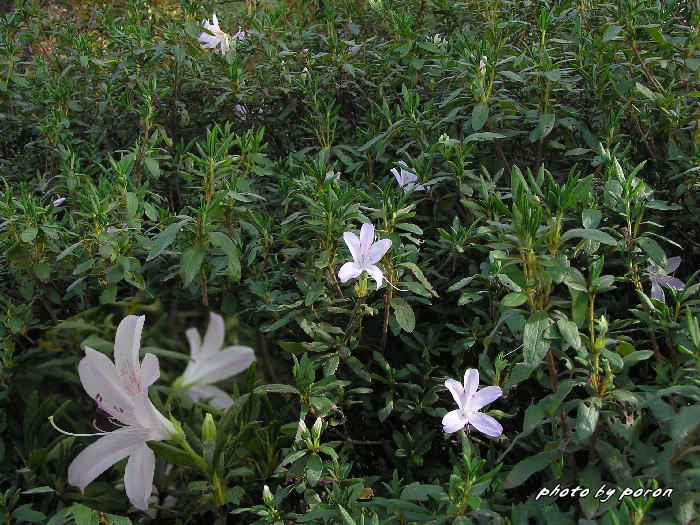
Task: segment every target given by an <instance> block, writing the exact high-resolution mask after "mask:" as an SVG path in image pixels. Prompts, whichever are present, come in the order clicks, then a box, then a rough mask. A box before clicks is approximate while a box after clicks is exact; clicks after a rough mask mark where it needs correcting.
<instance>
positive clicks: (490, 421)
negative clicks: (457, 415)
mask: <svg viewBox="0 0 700 525" xmlns="http://www.w3.org/2000/svg"><path fill="white" fill-rule="evenodd" d="M469 424H470V425H472V426H473V427H474V428H475V429H477V430H478V431H479V432H481V433H482V434H486V435H487V436H491V437H498V436H500V435H501V434H503V427H502V426H501V424H500V423H499V422H498V421H496V420H495V419H494V418H492V417H491V416H487V415H486V414H482V413H481V412H475V413H473V414H472V415H471V416H470V417H469Z"/></svg>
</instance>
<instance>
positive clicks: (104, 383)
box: [78, 347, 133, 424]
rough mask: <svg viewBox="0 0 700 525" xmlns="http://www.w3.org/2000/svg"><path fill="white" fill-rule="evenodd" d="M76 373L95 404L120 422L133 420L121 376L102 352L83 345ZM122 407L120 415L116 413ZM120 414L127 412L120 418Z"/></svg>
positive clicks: (130, 402)
mask: <svg viewBox="0 0 700 525" xmlns="http://www.w3.org/2000/svg"><path fill="white" fill-rule="evenodd" d="M78 375H79V376H80V382H81V383H82V384H83V388H84V389H85V392H87V394H88V395H89V396H90V397H91V398H92V399H94V400H95V401H96V402H97V405H98V406H99V407H100V408H102V409H104V410H105V411H107V412H108V413H110V414H111V415H113V416H116V417H118V418H119V420H120V421H121V422H122V423H126V424H129V423H130V422H133V416H132V415H131V405H132V401H131V398H130V396H129V394H128V393H127V392H126V390H124V388H123V386H122V381H121V378H120V377H119V374H118V373H117V369H116V367H115V366H114V363H112V361H111V360H110V359H109V357H107V356H106V355H104V354H103V353H102V352H98V351H97V350H93V349H92V348H90V347H85V357H84V358H83V359H81V360H80V363H79V364H78ZM119 409H122V412H120V415H117V412H118V411H119ZM121 414H128V416H124V419H123V418H122V415H121Z"/></svg>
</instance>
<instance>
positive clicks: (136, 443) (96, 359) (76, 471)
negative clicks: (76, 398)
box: [50, 315, 175, 510]
mask: <svg viewBox="0 0 700 525" xmlns="http://www.w3.org/2000/svg"><path fill="white" fill-rule="evenodd" d="M144 319H145V316H140V317H137V316H135V315H129V316H127V317H125V318H124V320H123V321H122V322H121V323H119V327H118V328H117V335H116V338H115V341H114V363H113V362H112V361H111V360H110V359H109V357H107V356H106V355H105V354H103V353H101V352H98V351H97V350H93V349H92V348H90V347H85V357H84V358H83V359H82V360H81V361H80V363H79V365H78V374H79V375H80V381H81V383H82V384H83V388H84V389H85V391H86V392H87V393H88V394H89V395H90V397H92V398H93V399H94V400H95V401H96V402H97V406H98V408H99V409H100V410H102V411H104V412H105V413H106V414H107V415H108V417H109V420H110V421H111V422H112V423H114V424H115V425H118V426H120V427H121V428H119V429H117V430H114V431H112V432H103V431H100V432H98V433H96V434H70V433H68V432H64V431H62V430H60V429H58V427H56V428H57V429H58V430H60V431H61V432H64V433H65V434H69V435H74V436H102V437H101V438H100V439H98V440H97V441H95V442H94V443H93V444H92V445H90V446H88V447H87V448H86V449H84V450H83V451H81V452H80V454H78V455H77V456H76V457H75V459H74V460H73V462H72V463H71V464H70V466H69V467H68V483H70V484H71V485H74V486H76V487H78V488H79V489H80V490H81V491H85V487H86V486H87V485H88V484H89V483H91V482H92V481H93V480H94V479H95V478H97V476H99V475H100V474H102V473H103V472H104V471H105V470H107V469H108V468H109V467H111V466H112V465H114V464H115V463H116V462H117V461H120V460H122V459H124V458H125V457H127V456H128V457H129V460H128V461H127V463H126V470H125V471H124V488H125V490H126V495H127V496H128V498H129V501H130V502H131V503H132V505H134V507H136V508H137V509H141V510H145V509H147V508H148V501H149V498H150V496H151V491H152V489H153V474H154V472H155V464H156V463H155V462H156V457H155V454H154V453H153V451H152V450H151V449H150V448H148V445H146V442H147V441H163V440H166V439H170V435H171V434H174V433H175V428H174V427H173V425H172V423H171V422H170V421H168V420H167V419H166V418H165V417H164V416H163V415H162V414H161V413H160V412H158V411H157V410H156V408H155V407H154V406H153V403H152V402H151V400H150V399H149V398H148V387H149V385H152V384H153V383H154V382H155V381H156V379H158V377H159V376H160V368H159V366H158V358H157V357H156V356H155V355H153V354H150V353H149V354H146V355H145V356H144V358H143V361H142V362H141V363H139V346H140V341H141V330H142V329H143V322H144ZM50 419H51V418H50ZM51 423H52V424H53V420H51ZM54 427H55V425H54Z"/></svg>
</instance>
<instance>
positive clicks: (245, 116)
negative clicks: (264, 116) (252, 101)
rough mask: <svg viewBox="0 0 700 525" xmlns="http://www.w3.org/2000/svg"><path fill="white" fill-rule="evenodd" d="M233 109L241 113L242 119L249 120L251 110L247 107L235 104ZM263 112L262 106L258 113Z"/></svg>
mask: <svg viewBox="0 0 700 525" xmlns="http://www.w3.org/2000/svg"><path fill="white" fill-rule="evenodd" d="M233 109H235V110H236V112H237V113H238V114H239V115H240V119H241V120H242V121H244V122H245V121H246V120H248V117H249V116H250V110H249V109H248V108H247V107H245V106H243V105H241V104H236V105H235V106H233ZM262 112H263V110H262V108H260V109H259V110H258V114H260V113H262Z"/></svg>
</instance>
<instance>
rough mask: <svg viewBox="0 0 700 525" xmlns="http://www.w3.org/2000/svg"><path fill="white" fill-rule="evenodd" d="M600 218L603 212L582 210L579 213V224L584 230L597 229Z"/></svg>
mask: <svg viewBox="0 0 700 525" xmlns="http://www.w3.org/2000/svg"><path fill="white" fill-rule="evenodd" d="M602 217H603V212H602V211H600V210H583V211H582V212H581V222H583V227H584V228H586V229H589V228H597V227H598V225H599V224H600V219H601V218H602Z"/></svg>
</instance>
